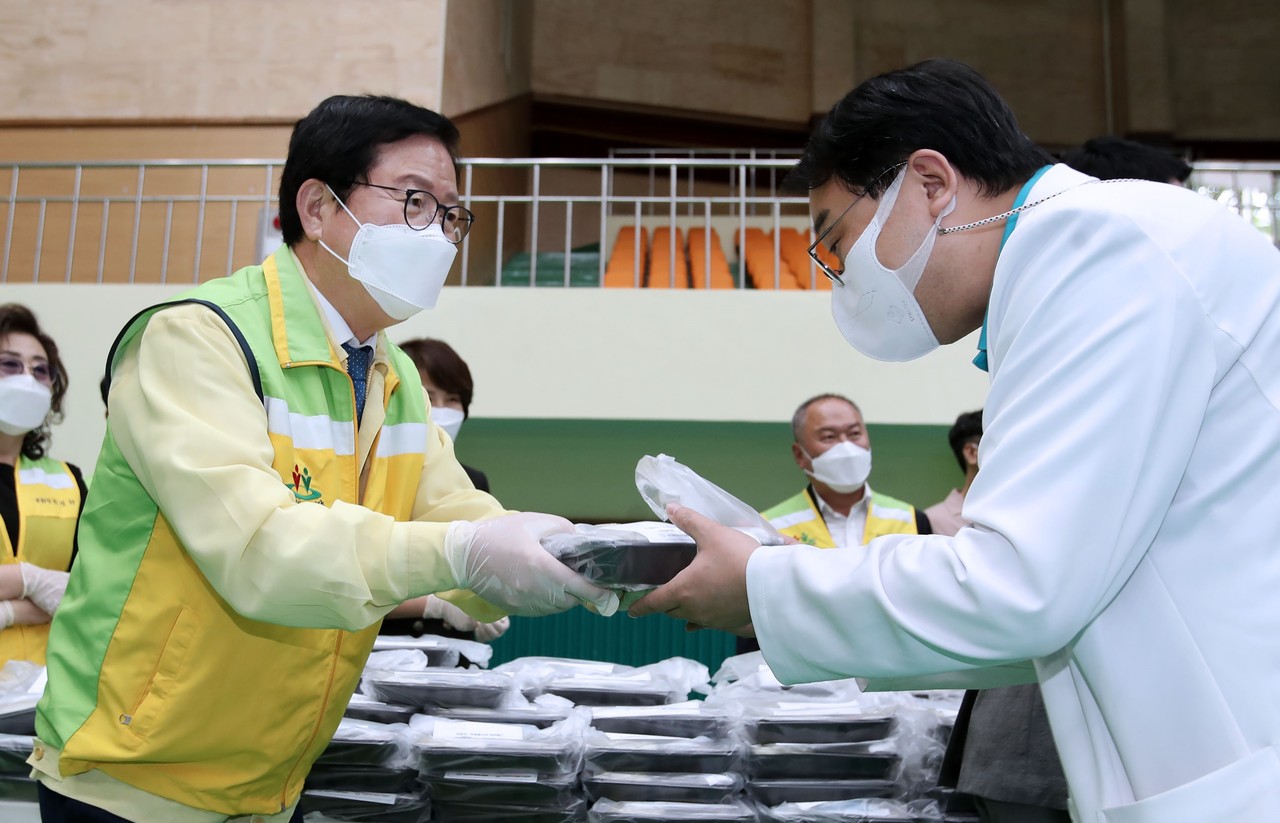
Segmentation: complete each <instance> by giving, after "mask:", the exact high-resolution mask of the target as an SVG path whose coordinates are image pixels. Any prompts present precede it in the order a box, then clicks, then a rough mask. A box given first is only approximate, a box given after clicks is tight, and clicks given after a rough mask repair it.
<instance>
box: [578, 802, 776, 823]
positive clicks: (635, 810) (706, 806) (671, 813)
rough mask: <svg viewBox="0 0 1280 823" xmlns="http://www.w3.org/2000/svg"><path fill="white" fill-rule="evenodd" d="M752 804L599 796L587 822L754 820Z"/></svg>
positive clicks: (750, 821)
mask: <svg viewBox="0 0 1280 823" xmlns="http://www.w3.org/2000/svg"><path fill="white" fill-rule="evenodd" d="M757 819H758V817H757V816H756V811H755V809H754V808H752V807H751V806H749V805H747V804H746V803H743V802H741V801H734V802H732V803H660V802H654V801H647V802H646V801H629V800H624V801H617V800H598V801H596V802H595V804H594V805H592V807H591V811H589V812H588V813H587V820H588V821H589V823H635V821H644V822H645V823H667V822H668V821H671V822H672V823H674V822H675V821H699V820H705V821H733V822H734V823H737V822H738V821H741V823H754V821H756V820H757Z"/></svg>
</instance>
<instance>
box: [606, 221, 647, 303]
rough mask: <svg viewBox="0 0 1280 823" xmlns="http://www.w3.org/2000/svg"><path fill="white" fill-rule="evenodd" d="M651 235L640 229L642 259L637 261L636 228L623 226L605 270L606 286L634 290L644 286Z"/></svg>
mask: <svg viewBox="0 0 1280 823" xmlns="http://www.w3.org/2000/svg"><path fill="white" fill-rule="evenodd" d="M648 258H649V233H648V232H647V231H645V230H644V229H640V259H639V261H637V260H636V227H635V226H623V227H622V228H621V229H619V230H618V236H617V237H616V238H615V239H614V241H613V252H612V253H610V255H609V263H608V265H606V266H605V269H604V286H605V288H607V289H612V288H632V287H635V286H637V285H639V286H643V285H644V282H645V273H646V272H645V270H646V268H647V267H648V262H649V259H648Z"/></svg>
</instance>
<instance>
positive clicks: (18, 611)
mask: <svg viewBox="0 0 1280 823" xmlns="http://www.w3.org/2000/svg"><path fill="white" fill-rule="evenodd" d="M48 622H49V615H48V614H46V613H45V612H42V611H41V610H40V608H39V607H38V606H37V605H36V604H34V603H32V602H31V601H30V600H0V629H7V628H9V627H10V626H37V625H39V624H41V623H48Z"/></svg>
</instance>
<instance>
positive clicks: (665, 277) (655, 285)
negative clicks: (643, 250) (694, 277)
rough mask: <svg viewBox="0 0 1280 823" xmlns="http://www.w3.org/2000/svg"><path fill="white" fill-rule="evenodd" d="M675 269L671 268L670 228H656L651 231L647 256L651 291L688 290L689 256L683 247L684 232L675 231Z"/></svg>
mask: <svg viewBox="0 0 1280 823" xmlns="http://www.w3.org/2000/svg"><path fill="white" fill-rule="evenodd" d="M675 257H676V260H675V262H676V267H675V270H674V271H673V270H672V268H671V227H670V226H658V227H657V228H655V229H654V230H653V246H652V250H651V251H650V254H649V280H648V281H647V282H646V284H645V285H647V286H648V287H649V288H651V289H669V288H676V289H687V288H689V255H688V250H687V249H686V248H685V245H684V232H682V231H680V229H676V234H675Z"/></svg>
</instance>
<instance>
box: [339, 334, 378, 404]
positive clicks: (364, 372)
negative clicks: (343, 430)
mask: <svg viewBox="0 0 1280 823" xmlns="http://www.w3.org/2000/svg"><path fill="white" fill-rule="evenodd" d="M342 348H344V349H346V351H347V374H349V375H351V385H352V386H353V387H354V388H355V390H356V420H357V421H359V420H360V418H362V417H364V395H365V389H366V388H367V387H368V385H369V361H370V360H372V359H373V350H372V349H370V348H369V347H368V346H353V345H351V344H350V343H343V344H342Z"/></svg>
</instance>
